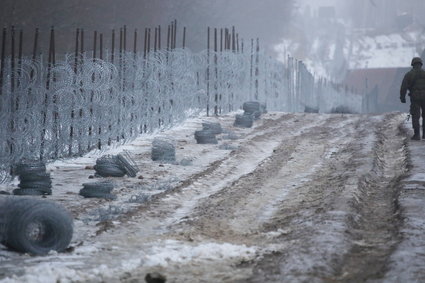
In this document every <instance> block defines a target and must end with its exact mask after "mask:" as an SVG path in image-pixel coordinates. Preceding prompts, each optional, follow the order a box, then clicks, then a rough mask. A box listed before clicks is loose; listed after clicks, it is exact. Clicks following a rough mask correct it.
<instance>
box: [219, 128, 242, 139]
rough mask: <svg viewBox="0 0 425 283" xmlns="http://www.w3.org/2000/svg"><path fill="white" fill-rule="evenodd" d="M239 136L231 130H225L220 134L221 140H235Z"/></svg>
mask: <svg viewBox="0 0 425 283" xmlns="http://www.w3.org/2000/svg"><path fill="white" fill-rule="evenodd" d="M239 138H240V137H239V136H238V135H237V134H236V133H235V132H233V131H229V130H225V131H224V134H223V136H222V139H223V140H237V139H239Z"/></svg>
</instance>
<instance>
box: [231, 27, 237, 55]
mask: <svg viewBox="0 0 425 283" xmlns="http://www.w3.org/2000/svg"><path fill="white" fill-rule="evenodd" d="M232 51H233V52H235V51H236V34H235V27H234V26H233V27H232Z"/></svg>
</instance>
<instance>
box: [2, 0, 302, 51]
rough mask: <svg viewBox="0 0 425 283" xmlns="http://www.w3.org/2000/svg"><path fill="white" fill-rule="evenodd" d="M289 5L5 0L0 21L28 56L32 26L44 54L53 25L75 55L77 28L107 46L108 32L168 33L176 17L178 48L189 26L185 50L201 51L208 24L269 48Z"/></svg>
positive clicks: (213, 0) (63, 47)
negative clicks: (18, 35)
mask: <svg viewBox="0 0 425 283" xmlns="http://www.w3.org/2000/svg"><path fill="white" fill-rule="evenodd" d="M293 5H294V0H262V1H258V0H120V1H118V0H90V1H87V0H67V1H58V0H3V1H2V9H1V10H0V22H1V25H2V27H7V28H10V27H11V26H15V29H16V30H17V31H19V30H21V29H23V31H24V38H25V40H26V41H27V42H24V44H23V48H24V53H30V52H31V48H32V43H31V42H28V41H31V37H33V35H34V30H35V28H39V30H40V35H39V37H40V40H39V42H40V46H39V48H40V50H47V48H48V39H49V30H50V27H51V26H54V27H55V31H56V44H57V48H56V51H57V52H61V53H65V52H72V51H73V46H74V41H73V38H74V37H75V32H76V29H77V28H84V30H85V31H86V33H85V36H86V38H87V42H91V41H92V40H91V37H92V36H93V31H95V30H96V31H98V32H101V33H104V35H105V42H106V41H107V40H108V35H109V37H110V34H111V31H112V29H115V30H116V31H119V29H120V28H121V27H123V26H124V25H126V26H127V27H128V30H129V32H133V31H134V29H138V30H139V32H143V31H144V29H145V28H146V27H152V28H154V27H156V26H158V25H162V26H163V27H164V30H166V28H167V25H168V24H170V23H171V22H172V21H173V20H175V19H177V21H178V29H179V30H177V33H178V37H177V47H180V46H181V45H182V41H183V38H182V37H183V27H187V42H186V46H187V47H189V48H191V49H192V50H193V51H199V50H203V49H205V48H206V31H207V27H208V26H214V27H230V26H236V27H237V29H238V30H239V32H240V35H241V38H242V37H243V38H247V39H248V38H257V37H260V38H261V40H262V43H263V44H264V46H266V47H267V46H271V45H272V44H273V43H277V42H278V41H279V40H280V39H281V38H282V36H283V34H284V32H285V29H286V27H288V25H289V22H290V17H291V13H292V7H293ZM163 36H165V33H163ZM140 40H142V39H140ZM140 46H141V44H140Z"/></svg>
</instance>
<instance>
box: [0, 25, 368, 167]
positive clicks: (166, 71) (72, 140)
mask: <svg viewBox="0 0 425 283" xmlns="http://www.w3.org/2000/svg"><path fill="white" fill-rule="evenodd" d="M169 30H170V28H169ZM215 33H217V31H215ZM232 34H233V35H234V31H233V33H232ZM52 36H53V40H54V34H53V30H52ZM52 36H51V40H52ZM149 36H150V34H149ZM225 36H226V38H227V39H228V40H227V41H226V40H225V41H224V48H223V47H221V48H217V37H216V38H215V48H212V49H211V48H210V42H208V48H207V49H206V50H205V51H202V52H199V53H193V52H191V51H190V50H189V49H187V48H182V49H178V48H177V47H176V46H175V44H174V45H173V44H171V43H168V44H167V48H163V49H161V48H160V47H159V46H160V44H158V45H159V46H158V47H159V48H157V43H156V42H155V48H154V49H153V50H150V47H149V49H147V47H146V43H145V50H144V51H143V52H137V51H136V48H134V51H127V50H125V48H122V44H121V46H120V49H119V50H116V49H114V45H112V48H111V49H106V48H105V49H103V48H102V47H101V51H100V52H98V53H97V54H96V43H95V44H94V49H93V50H91V51H84V50H83V48H79V46H80V45H79V42H78V38H79V34H78V32H77V43H76V51H75V53H73V54H66V55H65V56H62V57H61V59H58V58H57V57H59V56H56V54H55V51H54V45H52V44H51V46H50V47H51V48H50V50H49V53H48V54H49V55H48V56H47V58H46V57H43V56H23V55H22V54H19V56H13V55H12V56H2V60H1V74H0V79H1V84H0V103H1V104H0V115H1V117H0V118H1V121H2V123H1V124H0V164H1V168H0V171H1V170H3V171H7V170H8V168H9V167H10V166H11V165H13V164H15V163H17V162H19V161H21V160H54V159H58V158H64V157H71V156H79V155H82V154H84V153H86V152H88V151H90V150H93V149H99V150H101V149H103V148H105V147H106V146H111V145H113V144H117V143H123V142H128V141H129V140H132V139H134V138H136V137H137V136H139V135H140V134H143V133H148V132H153V131H155V130H158V129H163V128H167V127H171V126H173V125H175V124H176V123H179V122H181V121H183V120H185V119H186V118H188V117H191V116H196V115H199V114H201V113H203V114H206V115H221V114H225V113H229V112H231V111H234V110H237V109H240V108H241V106H242V104H243V103H244V102H246V101H259V102H261V103H263V104H265V105H266V106H267V108H268V109H269V110H272V111H286V112H303V111H305V108H306V107H310V108H314V109H317V112H329V111H330V110H331V109H332V108H335V107H337V106H339V105H347V106H349V107H350V108H351V109H352V110H353V111H355V112H361V111H362V96H361V95H358V94H356V93H353V92H351V91H348V90H347V89H346V88H345V89H344V88H343V87H341V86H338V85H335V84H333V83H330V82H327V81H325V80H319V79H316V78H314V76H313V75H312V74H311V73H310V72H309V71H308V70H307V69H306V67H305V66H304V64H303V63H302V62H300V61H298V60H296V59H294V58H290V57H288V60H287V62H285V63H282V62H279V61H276V60H275V59H274V58H272V57H270V56H268V55H266V54H264V53H263V52H262V51H261V50H260V45H259V41H258V40H257V41H256V42H254V41H251V46H250V47H251V50H246V49H249V47H248V48H245V50H244V47H243V42H241V46H240V48H239V42H237V43H235V40H232V39H234V36H231V37H230V33H229V34H228V35H226V34H225ZM171 38H172V37H171ZM208 38H209V37H208ZM145 39H146V38H145ZM81 41H82V40H81ZM3 42H4V41H3ZM135 42H136V41H135ZM231 44H232V48H230V46H231ZM236 45H237V46H238V47H237V48H236ZM134 46H135V47H136V44H135V45H134ZM226 46H227V48H226ZM3 50H4V49H3ZM3 55H4V54H3Z"/></svg>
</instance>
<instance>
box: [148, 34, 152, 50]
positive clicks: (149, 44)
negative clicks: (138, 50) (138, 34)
mask: <svg viewBox="0 0 425 283" xmlns="http://www.w3.org/2000/svg"><path fill="white" fill-rule="evenodd" d="M150 52H151V29H150V28H148V54H149V53H150Z"/></svg>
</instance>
